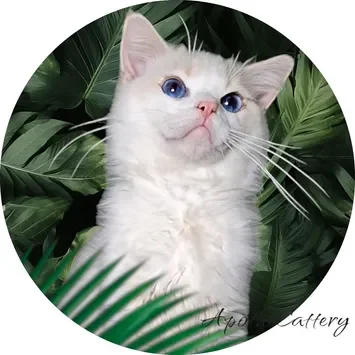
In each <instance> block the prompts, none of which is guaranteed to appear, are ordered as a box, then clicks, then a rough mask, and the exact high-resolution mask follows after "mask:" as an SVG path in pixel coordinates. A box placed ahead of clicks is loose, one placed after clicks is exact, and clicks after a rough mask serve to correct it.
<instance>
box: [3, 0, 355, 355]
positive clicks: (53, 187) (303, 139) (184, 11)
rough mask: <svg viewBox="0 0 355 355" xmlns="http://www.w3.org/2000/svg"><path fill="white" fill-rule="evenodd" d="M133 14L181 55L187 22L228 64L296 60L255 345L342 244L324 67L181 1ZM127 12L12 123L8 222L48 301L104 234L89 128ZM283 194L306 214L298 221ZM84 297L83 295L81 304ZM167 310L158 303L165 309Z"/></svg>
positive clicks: (333, 117)
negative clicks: (97, 234) (80, 255)
mask: <svg viewBox="0 0 355 355" xmlns="http://www.w3.org/2000/svg"><path fill="white" fill-rule="evenodd" d="M133 9H134V10H135V11H139V12H141V13H143V14H144V15H146V16H147V18H148V19H149V20H150V21H151V22H152V23H153V24H154V25H155V27H156V28H157V30H158V31H159V33H160V34H161V35H162V36H163V37H164V38H165V39H167V40H168V41H170V42H173V43H179V42H186V41H187V38H186V31H185V28H184V26H183V23H182V21H181V18H182V19H183V20H184V21H185V22H186V23H187V26H188V28H189V30H190V32H191V33H195V32H196V31H197V30H198V39H197V41H198V43H197V44H198V45H200V44H202V45H203V48H205V49H207V50H211V51H213V52H215V53H219V54H221V55H223V56H231V55H232V54H236V53H238V52H240V57H239V58H240V59H241V60H246V59H248V58H250V57H252V56H254V55H256V56H257V58H258V59H264V58H268V57H271V56H274V55H277V54H281V53H288V54H290V55H292V56H293V57H294V58H295V60H296V66H295V69H294V71H293V73H292V75H291V77H290V79H289V80H288V82H287V84H286V86H285V88H284V90H283V91H282V92H281V93H280V95H279V96H278V98H277V100H276V101H275V103H274V104H273V105H272V107H271V108H270V109H269V110H268V123H269V126H270V131H271V136H272V141H273V142H274V143H275V145H274V147H277V149H273V152H268V153H265V154H269V158H270V164H269V166H268V171H269V173H270V174H272V175H271V176H272V178H270V176H266V177H265V180H264V186H263V191H262V193H261V195H260V196H259V207H260V211H261V215H262V226H261V230H260V250H261V254H262V260H261V262H260V264H259V265H258V266H257V268H256V270H255V273H254V277H253V282H252V286H253V287H252V291H251V294H250V297H251V313H250V333H251V334H252V335H258V334H260V333H262V332H264V331H265V330H267V329H269V328H270V327H272V326H274V325H275V324H277V323H279V322H280V321H281V320H282V319H284V318H285V317H286V316H288V315H289V314H290V313H292V312H293V311H294V310H295V309H296V308H298V306H299V305H300V304H302V303H303V302H304V300H305V299H306V298H307V297H308V296H309V295H310V294H311V293H312V291H313V290H314V289H315V288H316V287H317V285H318V284H319V283H320V281H321V280H322V279H323V277H324V276H325V275H326V273H327V271H328V270H329V268H330V266H331V265H332V263H333V261H334V259H335V257H336V255H337V253H338V252H339V249H340V247H341V244H342V241H343V239H344V237H345V233H346V230H347V227H348V223H349V218H350V215H351V210H352V204H353V195H354V176H355V174H354V166H353V152H352V147H351V141H350V136H349V132H348V129H347V126H346V123H345V120H344V117H343V114H342V111H341V109H340V107H339V104H338V102H337V100H336V97H335V96H334V93H333V92H332V90H331V88H330V87H329V85H328V83H327V82H326V80H325V79H324V77H323V76H322V74H321V73H320V72H319V70H318V69H317V68H316V66H315V65H314V64H313V63H311V61H310V60H309V59H308V58H307V57H306V56H305V55H304V54H303V53H302V52H301V51H300V50H299V49H298V48H297V47H296V46H295V45H294V44H293V43H291V42H290V41H289V40H288V39H286V38H285V37H284V36H282V35H281V34H280V33H278V32H277V31H275V30H274V29H272V28H271V27H269V26H268V25H266V24H264V23H262V22H260V21H258V20H256V19H254V18H252V17H250V16H247V15H245V14H243V13H241V12H238V11H234V10H231V9H227V8H223V7H220V6H215V5H212V4H205V3H201V2H189V1H182V0H174V1H162V2H154V3H149V4H141V5H138V6H135V7H134V8H133ZM126 12H127V9H125V10H122V11H117V12H114V13H111V14H109V15H107V16H105V17H102V18H100V19H98V20H96V21H94V22H92V23H90V24H89V25H87V26H86V27H84V28H83V29H81V30H79V31H78V32H77V33H75V34H74V35H72V36H71V37H70V38H68V39H67V40H65V41H64V42H63V43H62V44H61V45H59V47H57V48H56V49H55V50H54V51H53V53H51V54H50V55H49V56H48V57H47V58H46V59H45V60H44V61H43V63H42V64H41V65H40V66H39V68H38V69H37V71H36V72H35V73H34V75H33V76H32V77H31V79H30V80H29V82H28V84H27V85H26V87H25V88H24V90H23V93H22V94H21V96H20V98H19V100H18V102H17V105H16V107H15V109H14V112H13V115H12V117H11V118H10V121H9V125H8V129H7V132H6V136H5V141H4V145H3V150H2V162H1V170H0V179H1V194H2V202H3V211H4V214H5V218H6V223H7V226H8V229H9V232H10V235H11V238H12V240H13V243H14V246H15V247H16V249H17V251H18V253H19V254H20V255H23V254H25V255H26V256H25V257H24V258H23V261H24V263H25V266H26V267H28V270H32V271H30V272H31V276H32V277H33V278H34V279H35V281H36V283H37V284H38V285H39V287H41V289H42V291H43V292H45V293H46V294H48V295H54V294H57V295H58V294H59V295H61V294H62V293H63V292H64V291H63V288H62V287H63V286H62V282H63V280H64V279H65V278H66V275H67V271H68V269H69V267H70V260H71V258H70V257H69V255H72V251H73V250H77V249H78V248H80V246H81V245H82V244H83V243H85V241H86V240H87V238H89V237H90V235H91V233H92V232H93V231H94V230H95V228H96V227H95V212H96V205H97V203H98V201H99V199H100V197H101V194H102V191H103V189H104V188H105V169H104V167H105V153H104V146H103V139H104V137H105V133H104V131H105V129H104V128H105V126H103V125H102V124H101V122H96V123H93V124H91V125H90V126H88V125H85V123H88V122H92V121H93V120H94V119H98V118H100V117H103V116H104V115H105V114H106V113H107V112H108V110H109V108H110V105H111V101H112V96H113V91H114V87H115V84H116V82H117V78H118V74H119V70H118V68H119V55H118V53H119V46H120V38H121V37H120V36H121V28H122V23H123V20H124V16H125V14H126ZM226 24H228V26H226ZM78 125H81V127H79V128H80V129H75V130H74V129H73V127H74V126H78ZM87 127H90V129H87ZM73 140H74V141H73ZM71 141H73V143H72V144H70V145H68V144H69V142H71ZM286 146H287V147H289V146H292V147H293V149H290V148H286ZM59 152H60V153H61V154H60V155H58V153H59ZM290 154H292V157H291V156H290ZM54 158H55V160H54ZM285 158H287V160H288V161H289V162H286V161H285ZM290 163H291V164H290ZM304 172H306V173H307V174H308V176H309V177H310V178H311V179H310V178H309V177H308V178H307V177H306V176H305V175H304ZM275 182H276V184H275ZM315 183H316V184H318V185H319V186H321V187H322V188H323V189H324V190H325V191H326V194H325V193H324V192H322V190H321V189H320V188H319V187H317V186H316V184H315ZM277 184H278V185H279V186H281V187H282V189H283V191H287V193H288V194H289V196H291V198H293V199H294V200H295V201H297V202H298V203H300V204H301V205H302V206H303V207H304V208H305V209H306V210H307V211H308V212H307V213H305V212H304V213H301V211H299V210H297V209H295V208H294V206H292V204H291V203H290V201H289V200H290V198H286V197H285V196H286V194H285V193H281V192H280V188H276V185H277ZM291 201H292V199H291ZM54 243H55V245H56V247H55V248H53V245H54ZM29 248H30V249H31V252H30V253H26V252H27V250H29ZM83 272H85V270H83ZM122 277H123V276H122ZM43 285H44V286H43ZM147 287H148V286H147ZM64 290H65V289H64ZM56 292H59V293H56ZM61 292H62V293H61ZM85 296H86V295H82V294H78V297H77V299H76V301H75V302H76V303H78V302H79V301H80V300H82V299H83V297H85ZM48 297H51V296H48ZM53 297H60V296H53ZM50 299H51V300H52V301H53V298H50ZM54 300H58V298H54ZM166 300H169V296H167V299H166ZM53 302H54V303H55V304H56V302H55V301H53ZM74 306H75V304H74ZM74 306H73V305H72V306H70V307H74ZM68 307H69V306H68ZM70 307H69V308H70ZM149 307H153V306H151V305H147V309H148V310H149V312H150V311H152V309H153V308H149ZM159 307H160V308H159ZM164 307H165V306H164ZM162 308H163V306H162V303H159V306H158V308H157V309H158V310H159V311H160V310H162ZM88 312H89V310H88ZM147 312H148V311H147ZM149 312H148V313H149ZM148 313H147V314H148ZM149 314H150V313H149ZM134 329H136V328H134ZM130 334H132V333H130ZM127 335H129V334H127ZM109 340H112V339H109ZM116 340H117V339H116ZM170 345H172V343H171V344H170ZM195 345H196V344H195ZM153 350H155V351H158V350H161V349H153ZM189 350H190V349H188V350H186V349H185V350H184V351H181V352H180V353H186V352H188V351H189Z"/></svg>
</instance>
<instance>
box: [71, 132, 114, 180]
mask: <svg viewBox="0 0 355 355" xmlns="http://www.w3.org/2000/svg"><path fill="white" fill-rule="evenodd" d="M110 137H111V136H107V137H105V138H103V139H101V140H100V141H98V142H96V143H95V144H94V145H93V146H92V147H91V148H90V149H89V150H88V151H87V152H86V153H85V154H84V155H83V156H82V157H81V159H80V160H79V162H78V164H77V165H76V167H75V169H74V171H73V173H72V174H71V177H72V178H73V177H74V175H75V174H76V172H77V171H78V169H79V167H80V165H81V164H82V162H83V161H84V160H85V158H86V157H87V156H88V155H89V154H90V152H92V151H93V150H94V149H95V148H96V147H97V146H98V145H99V144H101V143H104V142H105V141H106V140H107V139H109V138H110Z"/></svg>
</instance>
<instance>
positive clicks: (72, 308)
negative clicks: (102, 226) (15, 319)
mask: <svg viewBox="0 0 355 355" xmlns="http://www.w3.org/2000/svg"><path fill="white" fill-rule="evenodd" d="M53 249H54V244H52V246H51V247H50V248H49V249H48V250H47V251H46V252H45V253H44V255H43V257H42V258H41V259H40V260H39V262H38V264H37V266H36V267H35V268H34V269H33V270H31V271H30V276H31V277H32V279H33V280H34V282H36V284H37V285H38V287H39V288H40V290H41V291H42V292H43V293H44V294H45V295H46V296H47V297H48V298H49V300H50V301H51V302H52V303H53V304H54V305H55V306H57V307H58V308H59V309H60V310H61V312H62V313H63V314H65V315H67V316H68V317H71V319H72V320H73V321H74V322H75V323H77V324H79V325H81V326H82V327H83V328H85V329H86V330H88V331H90V332H96V331H97V330H98V329H99V328H101V327H103V326H104V327H105V326H106V328H105V330H104V331H103V332H102V333H101V334H100V336H101V337H102V338H103V339H106V340H108V341H110V342H112V343H115V344H119V345H121V344H124V345H125V346H127V347H129V348H131V349H136V350H144V351H147V352H152V353H165V352H166V351H169V353H175V354H191V352H196V351H199V352H200V351H202V350H203V351H204V352H208V351H212V350H214V349H215V347H216V346H218V347H221V348H225V347H229V346H232V345H236V344H238V343H240V342H242V341H245V340H247V339H248V338H247V337H246V338H243V339H238V340H233V341H230V340H229V341H228V342H226V341H225V340H224V339H223V338H224V336H225V335H224V332H223V330H217V331H214V332H212V333H210V334H203V331H204V330H205V329H204V328H203V327H202V326H201V324H200V323H197V324H195V325H193V326H190V327H189V328H186V330H183V331H181V332H176V327H179V326H183V325H184V322H185V321H187V320H189V319H192V318H193V317H196V316H197V315H198V314H200V313H201V312H203V311H205V310H206V308H198V309H196V310H193V311H189V312H185V313H181V314H178V315H177V316H175V317H174V318H172V319H170V320H168V321H166V322H163V323H162V324H159V325H157V326H155V327H153V328H152V329H147V327H146V326H147V324H148V323H149V322H150V321H152V320H154V319H156V318H158V317H159V316H161V315H162V314H164V312H166V311H169V310H170V309H171V308H173V307H175V306H176V305H178V304H180V303H182V302H184V301H185V300H186V299H187V298H188V297H189V296H191V295H185V296H180V297H175V296H176V293H177V291H181V290H178V289H176V290H172V291H170V292H167V293H166V294H163V295H161V296H158V297H156V298H154V299H152V300H150V301H149V302H147V303H145V304H143V305H142V306H140V307H138V308H137V309H135V310H133V311H130V312H129V313H128V314H126V315H125V316H122V317H121V318H120V319H119V320H117V321H115V323H114V324H111V323H109V321H110V320H111V319H112V317H114V316H115V315H116V314H117V313H118V312H120V311H122V310H124V307H125V306H126V305H128V304H129V303H132V302H134V300H135V299H136V298H137V297H139V296H140V295H142V294H143V293H145V292H147V291H149V289H150V288H151V287H152V286H153V285H154V283H155V282H156V281H157V279H159V278H152V279H151V280H148V281H146V282H144V283H141V284H140V285H137V287H136V288H134V289H133V290H131V291H129V292H127V293H126V294H124V295H123V296H122V297H121V298H120V299H118V300H117V301H116V302H114V303H113V304H112V305H111V306H110V307H108V308H106V309H105V311H104V312H102V313H101V314H100V315H97V311H98V310H99V309H100V306H102V305H103V304H104V302H105V301H106V300H107V299H108V298H109V297H110V295H112V294H113V293H114V292H117V291H119V290H120V288H121V287H122V285H123V284H124V283H125V282H126V281H127V280H129V279H130V278H131V277H132V276H133V275H134V274H135V272H137V271H138V270H139V268H141V267H142V264H139V265H137V266H135V267H133V268H131V269H130V270H128V271H127V272H126V273H125V274H123V275H121V277H118V278H117V279H116V280H115V281H114V282H112V283H111V284H109V285H108V286H106V287H104V288H103V289H102V290H101V291H100V292H99V293H98V294H97V295H96V296H95V297H94V298H92V299H90V300H88V297H89V296H90V294H91V293H92V292H93V290H95V289H96V288H97V287H99V286H100V285H102V283H103V281H104V280H105V278H106V277H107V276H108V275H109V274H110V272H111V271H112V270H113V268H114V267H115V266H116V265H117V264H118V263H119V262H120V260H121V259H118V260H116V261H115V262H113V263H111V264H110V265H108V266H107V267H106V268H105V269H104V270H103V271H102V272H101V273H99V274H98V275H96V276H95V277H94V278H93V279H91V280H90V281H88V282H87V283H86V284H85V285H84V286H83V287H82V288H81V289H80V290H79V291H77V292H76V293H75V294H74V295H73V296H72V297H71V298H69V300H67V301H66V302H65V303H64V305H61V304H60V303H61V301H62V300H63V299H64V297H65V296H66V295H68V293H69V292H70V291H71V289H72V288H73V286H75V284H76V283H77V282H78V281H79V280H80V279H81V278H82V277H84V275H85V274H86V273H87V272H88V271H89V270H90V267H91V266H92V264H93V262H94V261H95V259H96V258H97V256H98V255H99V252H98V253H96V254H95V255H93V256H92V257H91V258H90V259H89V260H88V261H87V262H86V263H85V264H84V265H83V266H82V267H81V268H79V269H78V270H77V271H76V272H75V273H73V274H72V275H71V277H70V278H68V279H67V282H66V283H64V284H61V285H60V286H58V287H57V288H56V289H55V291H54V290H53V287H52V286H53V284H56V283H58V281H60V280H61V277H62V274H63V271H64V270H65V269H66V268H67V267H68V266H69V265H70V264H71V262H72V261H73V259H74V258H75V255H76V253H77V251H78V249H79V248H74V249H73V250H72V251H70V252H69V253H68V254H67V255H66V256H65V257H64V258H63V259H62V261H61V263H60V265H59V266H58V267H57V268H56V269H55V270H53V271H52V272H51V273H50V274H49V275H47V276H46V277H43V273H45V272H46V271H47V270H46V265H47V264H48V262H49V261H50V260H51V259H50V256H51V253H52V252H53ZM28 256H29V254H28V253H27V254H25V255H24V256H23V257H22V258H21V260H22V262H23V263H24V264H26V262H27V261H28ZM82 304H85V306H84V307H81V308H80V309H79V310H78V307H79V306H80V305H82ZM73 314H74V316H73ZM88 320H90V321H88ZM85 322H86V323H85ZM174 329H175V332H173V333H172V334H171V335H169V336H167V337H166V338H165V339H163V340H161V336H162V335H164V334H166V333H167V332H169V331H171V330H174ZM137 334H140V335H139V336H137ZM196 336H198V338H196ZM217 340H219V343H218V345H216V344H215V343H216V341H217Z"/></svg>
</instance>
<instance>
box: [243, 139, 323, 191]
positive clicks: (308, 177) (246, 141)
mask: <svg viewBox="0 0 355 355" xmlns="http://www.w3.org/2000/svg"><path fill="white" fill-rule="evenodd" d="M236 138H238V139H240V140H242V141H243V142H244V143H247V144H249V145H250V144H252V145H254V146H256V147H258V148H260V149H263V150H266V151H267V152H269V153H272V154H273V155H275V156H277V157H278V158H280V159H282V160H283V161H285V162H286V163H287V164H289V165H291V166H292V167H293V168H295V169H296V170H297V171H298V172H300V173H301V174H302V175H303V176H305V177H306V178H307V179H308V180H310V181H311V182H312V183H313V184H314V185H315V186H317V187H318V188H319V189H320V190H321V191H322V192H323V193H324V194H325V195H326V196H327V197H329V195H328V193H327V192H326V191H325V190H324V189H323V187H322V186H321V185H319V184H318V182H317V181H315V180H314V179H313V178H312V177H311V176H309V175H308V174H307V173H305V172H304V171H303V170H302V169H300V168H299V167H298V166H296V165H295V164H293V163H291V162H290V161H289V160H288V159H286V158H285V157H283V156H281V155H280V154H277V153H276V152H273V151H271V150H269V149H267V148H265V147H263V146H261V145H258V144H255V143H252V142H249V141H248V140H246V139H244V138H241V137H236ZM275 149H276V148H275ZM283 153H284V154H286V155H289V154H288V153H286V152H285V151H283ZM291 157H292V158H294V159H296V160H298V159H297V158H295V157H293V156H292V155H291ZM269 161H270V159H269ZM301 162H302V161H301Z"/></svg>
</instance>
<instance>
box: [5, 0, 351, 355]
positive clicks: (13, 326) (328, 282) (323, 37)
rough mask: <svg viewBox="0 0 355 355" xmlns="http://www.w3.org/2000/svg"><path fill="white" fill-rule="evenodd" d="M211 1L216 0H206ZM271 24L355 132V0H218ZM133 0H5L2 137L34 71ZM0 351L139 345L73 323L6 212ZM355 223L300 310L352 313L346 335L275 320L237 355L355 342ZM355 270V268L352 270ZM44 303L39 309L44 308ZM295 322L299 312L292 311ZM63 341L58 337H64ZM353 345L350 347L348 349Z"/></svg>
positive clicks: (93, 350) (109, 350)
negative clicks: (19, 243) (22, 249)
mask: <svg viewBox="0 0 355 355" xmlns="http://www.w3.org/2000/svg"><path fill="white" fill-rule="evenodd" d="M208 2H212V1H208ZM213 2H214V3H218V4H221V5H225V6H229V7H233V8H237V9H238V10H240V11H243V12H245V13H248V14H250V15H253V16H254V17H256V18H258V19H259V20H262V21H264V22H266V23H268V24H271V25H272V26H273V27H274V28H276V29H277V30H279V31H280V32H281V33H283V34H284V35H285V36H287V37H288V38H289V39H290V40H292V41H293V42H294V43H295V44H296V45H297V46H298V47H300V48H301V49H302V50H303V51H304V52H305V53H306V54H307V55H308V57H309V58H310V59H311V60H312V61H314V63H315V64H316V65H317V66H318V67H319V69H320V70H321V72H322V73H323V75H324V76H325V77H326V79H327V81H328V82H329V84H330V85H331V87H332V89H333V91H334V92H335V94H336V96H337V98H338V100H339V102H340V104H341V107H342V109H343V111H344V114H345V117H346V118H347V123H348V126H349V129H350V131H351V133H352V136H353V137H355V124H354V121H353V118H354V117H355V112H354V111H355V110H354V104H353V102H354V97H353V96H354V90H353V86H354V82H355V77H354V52H353V35H352V33H354V25H353V24H354V21H355V19H354V15H353V11H352V6H351V1H348V0H338V1H337V2H333V1H332V2H330V1H315V0H292V1H291V0H267V1H260V0H243V1H242V0H238V1H232V0H229V1H227V0H223V1H222V0H214V1H213ZM136 3H137V1H132V0H130V1H129V0H125V1H124V0H122V1H119V2H118V1H115V0H105V1H99V2H97V1H95V2H89V1H85V2H84V1H73V0H69V1H64V0H61V1H39V0H36V1H33V0H32V1H19V0H16V1H15V0H13V1H11V2H2V5H1V11H0V13H1V14H2V16H1V17H2V19H1V22H0V26H1V27H0V29H1V31H0V34H1V54H0V61H1V62H0V98H1V104H0V110H1V115H0V117H1V124H0V141H2V140H3V137H4V134H5V130H6V126H7V122H8V118H9V117H10V114H11V112H12V109H13V107H14V105H15V103H16V101H17V99H18V97H19V95H20V93H21V91H22V89H23V87H24V85H25V84H26V81H27V80H28V79H29V78H30V76H31V75H32V73H33V72H34V70H35V69H36V68H37V66H38V65H39V64H40V63H41V61H42V60H43V59H44V58H45V57H46V56H47V55H48V54H49V53H50V52H51V51H52V50H53V49H54V48H55V47H56V46H57V45H58V44H60V43H61V42H62V41H63V40H65V39H66V38H67V37H68V36H69V35H71V34H72V33H74V32H76V31H77V30H78V29H80V28H81V27H82V26H84V25H86V24H88V23H89V22H91V21H93V20H95V19H97V18H99V17H101V16H104V15H106V14H108V13H109V12H112V11H115V10H117V9H119V8H124V7H126V6H129V5H133V4H136ZM0 229H1V236H0V251H1V256H0V275H1V279H0V280H1V291H0V325H1V334H2V336H1V341H0V353H10V354H15V353H18V352H20V353H25V352H27V353H30V354H31V353H37V354H39V355H41V354H51V355H55V354H60V355H62V354H65V353H69V354H75V353H85V354H87V355H90V354H98V353H103V354H105V355H106V354H107V355H109V354H117V352H118V351H121V352H123V353H133V352H132V351H130V350H128V349H125V348H121V347H118V346H116V345H114V344H111V343H108V342H106V341H104V340H102V339H100V338H98V337H96V336H94V335H92V334H90V333H88V332H87V331H85V330H84V329H82V328H80V327H79V326H77V325H75V324H74V323H73V322H72V321H71V320H69V319H67V318H66V317H65V316H63V315H62V314H61V313H60V312H59V311H58V310H57V309H56V308H55V307H54V306H52V305H51V304H50V303H49V302H48V301H47V300H46V299H45V297H44V296H43V295H42V294H41V292H40V291H39V290H38V289H37V288H36V287H35V285H34V284H33V283H32V281H31V280H30V278H29V277H28V275H27V273H26V271H25V270H24V269H23V267H22V266H21V264H20V262H19V260H18V257H17V254H16V253H15V250H14V248H13V246H12V244H11V241H10V238H9V236H8V231H7V228H6V225H5V221H4V218H3V217H2V216H1V217H0ZM353 233H354V220H353V219H352V220H351V222H350V227H349V230H348V234H347V237H346V239H345V242H344V244H343V247H342V249H341V253H340V254H339V256H338V258H337V259H336V261H335V263H334V265H333V267H332V269H331V271H330V272H329V273H328V275H327V277H326V278H325V280H324V281H323V282H322V283H321V285H320V286H319V287H318V289H317V290H316V291H315V292H314V294H313V295H312V296H311V297H310V298H309V299H308V300H307V301H306V302H305V303H304V304H303V305H302V306H301V307H300V309H299V310H297V312H296V313H295V316H302V317H308V316H309V315H310V314H311V313H316V314H318V313H322V314H323V315H325V316H327V317H329V316H340V317H350V325H349V326H348V327H347V329H346V330H345V331H344V332H343V334H342V335H341V336H339V337H338V338H334V337H333V336H332V335H331V333H332V331H333V330H334V329H333V330H332V329H329V328H319V327H318V329H316V330H313V329H308V330H306V329H304V328H301V327H284V328H281V327H275V328H273V329H272V330H271V331H269V332H267V333H264V334H263V335H261V336H259V337H257V338H256V339H254V340H252V341H250V342H247V343H245V344H242V345H240V346H238V347H237V348H232V349H227V350H224V351H223V352H224V353H226V354H227V353H230V354H231V353H232V352H234V351H235V349H236V351H237V352H238V353H239V354H250V353H257V352H258V350H259V351H260V350H261V351H263V353H270V354H274V355H277V354H285V353H286V352H287V354H289V355H291V354H299V353H303V354H304V353H306V354H308V353H312V351H316V352H318V351H319V352H321V353H323V354H331V353H334V352H336V351H341V350H346V353H348V349H350V348H354V345H353V344H354V342H353V339H351V333H353V331H354V327H353V325H352V323H351V321H353V322H354V321H355V312H354V306H353V304H354V302H353V300H354V296H355V293H354V291H353V290H351V284H352V280H353V272H352V271H353V258H354V257H353V253H354V250H355V243H354V238H353ZM348 270H349V272H347V271H348ZM39 309H41V313H39V312H38V310H39ZM290 319H292V318H290ZM57 339H58V340H59V341H57ZM350 352H351V351H350Z"/></svg>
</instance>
